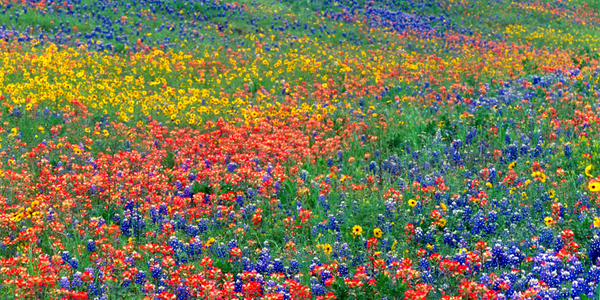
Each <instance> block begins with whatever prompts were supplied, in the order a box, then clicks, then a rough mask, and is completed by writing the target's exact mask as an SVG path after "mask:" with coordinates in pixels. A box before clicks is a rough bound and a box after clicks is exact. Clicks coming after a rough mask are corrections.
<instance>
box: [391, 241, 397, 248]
mask: <svg viewBox="0 0 600 300" xmlns="http://www.w3.org/2000/svg"><path fill="white" fill-rule="evenodd" d="M397 244H398V241H397V240H394V243H393V244H392V250H395V249H396V245H397Z"/></svg>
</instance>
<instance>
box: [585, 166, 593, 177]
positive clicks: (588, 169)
mask: <svg viewBox="0 0 600 300" xmlns="http://www.w3.org/2000/svg"><path fill="white" fill-rule="evenodd" d="M593 167H594V166H593V165H588V166H587V167H585V175H586V176H587V177H594V176H592V174H591V173H590V171H591V170H592V168H593Z"/></svg>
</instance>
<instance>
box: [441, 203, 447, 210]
mask: <svg viewBox="0 0 600 300" xmlns="http://www.w3.org/2000/svg"><path fill="white" fill-rule="evenodd" d="M440 206H441V207H442V209H443V210H444V211H448V207H446V203H444V202H442V203H440Z"/></svg>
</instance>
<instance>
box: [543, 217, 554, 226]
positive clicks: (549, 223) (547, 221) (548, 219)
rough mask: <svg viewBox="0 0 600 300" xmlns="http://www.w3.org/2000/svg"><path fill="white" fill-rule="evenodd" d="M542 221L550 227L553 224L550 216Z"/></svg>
mask: <svg viewBox="0 0 600 300" xmlns="http://www.w3.org/2000/svg"><path fill="white" fill-rule="evenodd" d="M544 222H546V226H548V227H551V226H552V225H554V219H552V217H545V218H544Z"/></svg>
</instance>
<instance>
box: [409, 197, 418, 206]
mask: <svg viewBox="0 0 600 300" xmlns="http://www.w3.org/2000/svg"><path fill="white" fill-rule="evenodd" d="M408 205H410V207H415V206H416V205H417V201H415V200H414V199H410V200H408Z"/></svg>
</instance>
